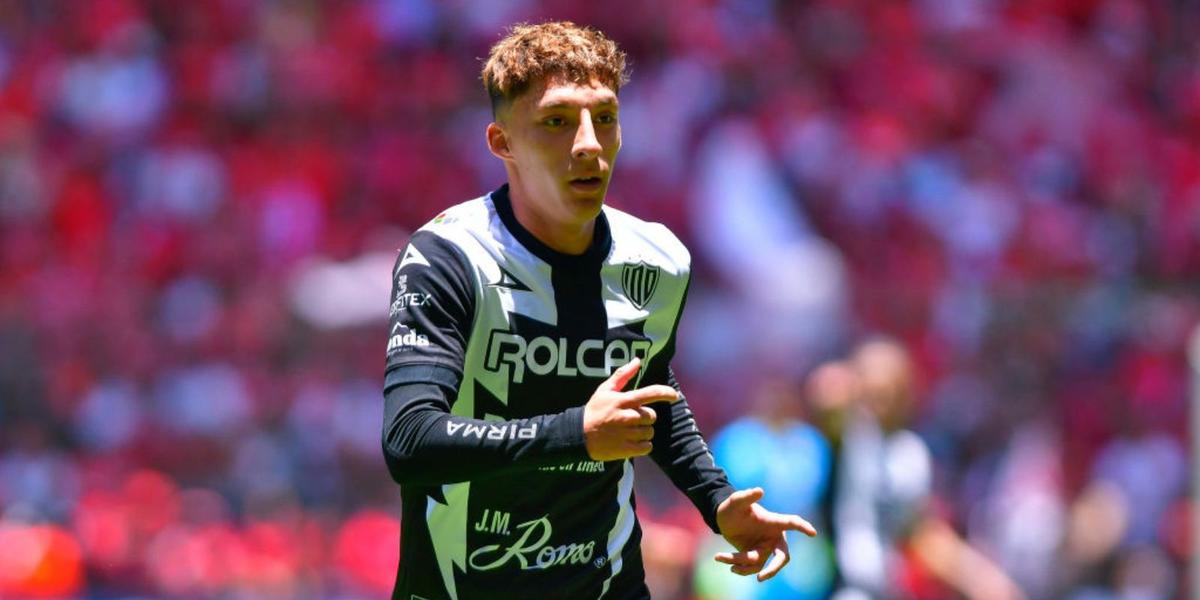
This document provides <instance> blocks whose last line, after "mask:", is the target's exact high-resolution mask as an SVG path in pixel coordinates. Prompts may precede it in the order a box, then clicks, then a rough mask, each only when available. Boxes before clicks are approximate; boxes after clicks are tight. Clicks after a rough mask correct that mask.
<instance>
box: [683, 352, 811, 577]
mask: <svg viewBox="0 0 1200 600" xmlns="http://www.w3.org/2000/svg"><path fill="white" fill-rule="evenodd" d="M753 380H754V381H756V382H757V383H756V384H755V389H754V391H753V392H752V400H751V405H750V412H749V413H748V414H746V415H744V416H742V417H739V418H737V419H735V420H733V421H732V422H730V423H729V424H728V425H726V426H725V427H724V428H723V429H721V430H720V431H719V432H718V433H717V434H716V436H715V437H714V438H713V439H712V453H713V457H714V458H715V459H716V460H719V461H725V462H723V463H721V464H722V465H723V466H724V468H725V470H726V473H727V474H728V476H729V481H730V484H732V485H734V486H735V487H738V486H743V485H746V486H751V487H761V488H763V490H764V492H765V493H766V495H765V496H764V498H768V497H769V498H772V500H770V501H766V502H770V504H764V506H766V507H767V508H768V509H770V510H772V511H776V512H778V511H784V510H787V511H791V510H803V511H804V513H803V514H805V515H812V516H813V517H812V518H810V519H809V521H810V522H811V523H812V524H813V526H814V527H816V528H817V531H819V532H827V531H828V529H827V528H826V526H825V525H826V523H825V522H824V521H823V520H822V519H820V518H817V517H816V515H819V514H820V501H821V499H822V497H823V496H824V495H825V494H826V493H827V489H828V487H829V484H830V481H831V477H830V471H831V469H832V467H833V460H832V453H831V449H830V445H829V442H828V440H826V438H825V436H824V435H823V434H822V433H821V431H820V430H818V429H817V428H816V427H813V426H812V425H810V424H808V423H806V422H805V421H804V418H805V416H806V415H805V412H806V411H805V410H804V408H803V399H804V396H803V388H802V386H801V385H800V382H799V381H798V380H797V378H796V377H794V376H790V375H787V374H784V373H778V372H774V373H773V372H769V371H768V372H765V373H762V374H760V375H759V376H757V377H754V378H753ZM776 494H778V495H779V497H778V499H774V498H775V495H776ZM787 537H788V545H789V546H790V547H791V553H792V560H793V561H795V564H797V565H804V568H803V569H801V570H800V572H798V573H787V572H785V571H786V569H785V570H784V571H780V572H779V575H777V576H776V578H775V579H772V580H770V581H767V582H765V583H762V584H759V583H757V582H755V581H752V580H748V579H747V578H744V577H739V576H737V575H734V574H732V573H730V572H729V571H728V569H727V568H725V567H722V566H719V565H717V566H711V565H707V564H706V563H705V562H704V561H703V558H704V557H705V556H706V555H711V554H715V553H716V552H718V551H720V547H721V546H720V538H719V537H716V536H711V535H710V536H707V539H706V540H705V541H704V543H702V544H700V546H699V549H698V551H697V554H696V556H695V559H694V560H695V562H696V564H697V569H696V574H695V578H696V579H695V593H696V595H697V596H699V597H701V598H710V599H713V600H717V599H734V598H746V599H752V598H764V599H765V598H778V599H783V598H796V599H805V598H827V597H828V596H829V593H830V592H831V591H832V589H833V578H834V565H833V560H832V552H831V550H832V546H831V540H832V538H831V537H830V536H829V535H822V536H820V537H819V538H808V537H806V536H803V535H798V536H797V535H790V534H789V535H788V536H787Z"/></svg>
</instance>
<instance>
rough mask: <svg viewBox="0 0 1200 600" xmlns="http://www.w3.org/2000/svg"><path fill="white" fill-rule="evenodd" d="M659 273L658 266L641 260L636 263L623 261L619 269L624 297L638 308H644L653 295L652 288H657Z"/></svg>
mask: <svg viewBox="0 0 1200 600" xmlns="http://www.w3.org/2000/svg"><path fill="white" fill-rule="evenodd" d="M659 274H660V271H659V268H658V267H655V266H652V265H648V264H646V263H645V262H642V261H639V262H638V263H637V264H634V263H625V267H624V268H623V269H622V270H621V288H622V289H623V290H624V291H625V297H626V298H629V301H630V302H632V303H633V305H634V306H636V307H638V309H639V310H640V309H643V308H646V305H647V304H649V303H650V299H651V298H653V297H654V290H656V289H658V277H659Z"/></svg>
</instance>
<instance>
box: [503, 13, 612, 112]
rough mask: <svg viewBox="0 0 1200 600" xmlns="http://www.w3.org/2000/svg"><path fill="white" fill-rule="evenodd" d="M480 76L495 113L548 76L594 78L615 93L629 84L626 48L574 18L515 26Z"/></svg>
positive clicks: (585, 80)
mask: <svg viewBox="0 0 1200 600" xmlns="http://www.w3.org/2000/svg"><path fill="white" fill-rule="evenodd" d="M481 76H482V79H483V87H484V88H486V89H487V93H488V97H490V98H491V100H492V113H493V114H495V112H496V111H497V110H498V109H499V107H501V106H503V105H505V104H507V103H509V102H511V101H512V100H514V99H515V98H516V97H517V96H520V95H521V94H523V93H524V92H526V91H527V90H528V89H529V87H530V86H531V85H532V84H533V83H534V82H536V81H539V80H544V79H545V78H547V77H558V76H561V77H566V78H567V79H569V80H571V81H573V82H575V83H587V82H589V81H591V80H592V79H593V78H595V79H597V80H599V81H600V82H601V83H603V84H605V85H607V86H609V87H610V88H612V90H613V92H617V91H619V90H620V88H621V86H622V85H624V84H626V83H628V82H629V73H628V72H627V71H626V70H625V52H624V51H622V50H621V49H620V48H618V47H617V44H616V42H614V41H612V40H611V39H609V38H608V37H607V36H605V35H604V34H603V33H601V32H599V31H597V30H595V29H592V28H591V27H583V26H579V25H576V24H575V23H572V22H570V21H554V22H549V23H538V24H536V25H529V24H527V23H518V24H517V25H514V26H512V27H511V28H510V29H509V30H508V34H507V35H505V36H504V38H503V39H501V40H500V41H498V42H496V44H495V45H494V46H492V49H491V51H490V52H489V53H488V57H487V60H486V61H485V62H484V65H483V73H482V74H481Z"/></svg>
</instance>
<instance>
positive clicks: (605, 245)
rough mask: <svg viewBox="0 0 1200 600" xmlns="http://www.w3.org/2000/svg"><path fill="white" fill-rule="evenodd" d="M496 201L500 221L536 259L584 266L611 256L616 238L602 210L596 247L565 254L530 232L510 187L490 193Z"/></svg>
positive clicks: (493, 201) (551, 263) (555, 263)
mask: <svg viewBox="0 0 1200 600" xmlns="http://www.w3.org/2000/svg"><path fill="white" fill-rule="evenodd" d="M488 196H490V197H491V199H492V204H493V205H494V206H495V207H496V213H497V214H498V215H500V222H502V223H504V227H505V228H507V229H508V231H509V232H511V233H512V234H513V237H515V238H517V241H518V242H521V245H522V246H525V248H526V249H527V250H529V251H530V252H532V253H533V254H534V256H537V257H538V258H540V259H542V260H544V261H546V262H547V263H549V264H550V265H551V266H556V267H569V266H582V265H595V264H599V263H601V262H603V261H604V259H605V258H606V257H607V256H608V252H609V250H611V249H612V235H611V234H610V232H609V228H608V217H607V216H606V215H605V214H604V211H603V210H601V211H600V214H599V215H598V216H597V217H596V226H595V227H596V229H595V231H594V232H593V235H592V245H591V246H589V247H588V249H587V251H586V252H584V253H583V254H579V255H575V254H564V253H562V252H559V251H557V250H555V249H553V248H551V247H550V246H547V245H546V244H543V243H542V241H541V240H539V239H537V238H536V237H535V236H534V235H533V234H532V233H530V232H529V230H528V229H525V227H524V226H522V225H521V223H520V222H519V221H517V216H516V215H515V214H514V213H513V209H512V200H511V199H509V197H508V184H507V183H506V184H504V185H502V186H500V188H499V189H497V190H496V191H494V192H492V193H490V194H488Z"/></svg>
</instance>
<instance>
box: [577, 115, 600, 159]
mask: <svg viewBox="0 0 1200 600" xmlns="http://www.w3.org/2000/svg"><path fill="white" fill-rule="evenodd" d="M601 150H602V148H601V147H600V140H598V139H596V128H595V127H594V126H593V125H592V115H591V111H588V110H584V111H583V114H581V115H580V116H579V129H576V130H575V144H574V145H573V146H572V147H571V156H574V157H575V158H577V159H581V158H583V159H586V158H595V157H597V156H600V151H601Z"/></svg>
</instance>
